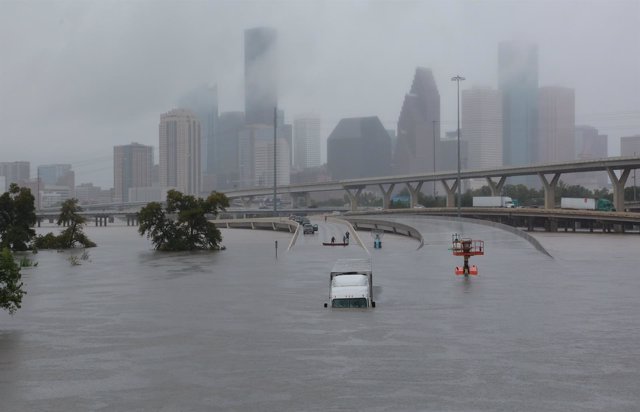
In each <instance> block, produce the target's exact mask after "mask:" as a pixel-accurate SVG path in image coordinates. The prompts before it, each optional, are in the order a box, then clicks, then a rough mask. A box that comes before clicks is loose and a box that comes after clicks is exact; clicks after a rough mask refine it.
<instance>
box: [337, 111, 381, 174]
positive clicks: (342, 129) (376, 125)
mask: <svg viewBox="0 0 640 412" xmlns="http://www.w3.org/2000/svg"><path fill="white" fill-rule="evenodd" d="M327 168H328V170H329V173H330V174H331V177H332V178H333V179H335V180H340V179H353V178H360V177H374V176H387V175H388V174H389V172H390V170H391V138H390V137H389V133H387V131H386V130H385V128H384V126H383V125H382V123H381V122H380V119H378V117H377V116H372V117H354V118H349V119H342V120H340V122H338V124H337V125H336V127H335V128H334V129H333V131H332V132H331V134H330V135H329V138H328V139H327Z"/></svg>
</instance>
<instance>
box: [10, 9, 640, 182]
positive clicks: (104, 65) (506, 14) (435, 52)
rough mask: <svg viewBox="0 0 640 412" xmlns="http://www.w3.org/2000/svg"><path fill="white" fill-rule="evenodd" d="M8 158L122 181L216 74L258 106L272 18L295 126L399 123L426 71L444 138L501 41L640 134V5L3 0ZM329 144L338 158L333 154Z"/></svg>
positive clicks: (594, 116)
mask: <svg viewBox="0 0 640 412" xmlns="http://www.w3.org/2000/svg"><path fill="white" fill-rule="evenodd" d="M0 5H1V6H2V13H1V14H0V122H1V123H2V125H3V127H2V132H0V142H1V145H0V147H1V149H0V161H5V162H6V161H17V160H26V161H30V162H31V168H32V170H33V169H34V168H35V167H36V166H37V165H39V164H45V163H70V164H72V165H73V167H74V170H75V173H76V182H77V183H81V182H93V183H95V184H98V185H102V186H103V187H111V186H112V185H113V175H112V173H113V146H114V145H122V144H129V143H131V142H138V143H142V144H146V145H152V146H154V147H156V148H157V146H158V123H159V117H160V114H161V113H164V112H167V111H169V110H171V109H173V108H175V107H176V106H177V102H178V101H179V100H180V98H181V97H182V96H184V95H185V94H186V93H188V92H189V91H190V90H192V89H194V88H195V87H198V86H200V85H203V84H210V85H214V84H215V85H217V87H218V104H219V111H220V112H224V111H232V110H239V111H242V110H244V84H243V82H244V65H243V64H244V55H243V34H244V30H245V29H248V28H252V27H261V26H267V27H273V28H274V29H276V30H277V36H278V44H277V54H278V66H279V73H278V106H279V107H280V108H281V109H283V110H284V111H285V116H286V121H287V122H289V121H291V119H293V117H294V116H296V115H297V114H301V113H314V114H316V115H317V116H319V117H320V118H321V119H322V137H323V139H326V137H327V136H328V134H329V133H330V132H331V130H332V129H333V127H334V126H335V124H336V123H337V122H338V121H339V119H341V118H343V117H350V116H379V118H380V119H381V121H382V123H383V125H384V126H385V128H387V129H395V128H396V126H397V121H398V115H399V112H400V109H401V106H402V102H403V97H404V95H405V94H406V93H408V91H409V88H410V86H411V81H412V78H413V74H414V71H415V69H416V67H417V66H423V67H427V68H431V69H432V70H433V73H434V76H435V79H436V82H437V86H438V89H439V92H440V95H441V98H442V101H441V108H442V109H441V111H442V120H441V121H442V132H443V133H444V132H445V131H448V130H454V129H455V127H456V126H455V125H456V121H455V119H456V87H455V83H453V82H451V81H450V79H451V77H452V76H455V75H457V74H460V75H462V76H464V77H466V79H467V80H466V81H465V82H464V83H463V84H462V89H465V88H469V87H471V86H474V85H477V86H491V87H494V88H495V87H496V86H497V49H498V43H499V42H501V41H512V40H517V41H524V42H528V43H534V44H536V45H537V47H538V59H539V63H538V65H539V84H540V86H546V85H557V86H565V87H570V88H573V89H575V103H576V124H588V125H591V126H594V127H597V128H598V129H599V130H600V131H601V133H604V134H607V135H608V136H609V154H610V155H619V138H620V137H621V136H629V135H632V134H637V133H640V120H639V119H640V78H638V76H637V73H640V1H638V0H614V1H482V2H480V1H393V2H391V1H369V2H365V1H259V2H252V1H186V2H178V1H166V0H165V1H110V2H104V1H77V0H75V1H32V2H23V1H12V0H2V1H0ZM325 150H326V148H325V147H323V155H322V156H323V159H325V158H326V154H325V153H324V151H325Z"/></svg>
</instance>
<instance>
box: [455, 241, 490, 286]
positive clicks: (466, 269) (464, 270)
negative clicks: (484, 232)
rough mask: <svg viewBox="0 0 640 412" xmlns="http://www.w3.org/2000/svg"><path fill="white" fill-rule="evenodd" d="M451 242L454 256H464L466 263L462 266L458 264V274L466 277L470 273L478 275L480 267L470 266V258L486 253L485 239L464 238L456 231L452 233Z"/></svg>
mask: <svg viewBox="0 0 640 412" xmlns="http://www.w3.org/2000/svg"><path fill="white" fill-rule="evenodd" d="M451 243H452V247H451V250H452V251H453V256H462V257H464V265H463V266H462V267H460V266H456V275H462V276H465V277H468V276H469V275H472V276H477V275H478V267H477V266H476V265H471V266H469V258H470V257H471V256H482V255H484V241H482V240H471V239H469V238H462V237H461V236H460V235H458V234H457V233H455V234H453V235H451Z"/></svg>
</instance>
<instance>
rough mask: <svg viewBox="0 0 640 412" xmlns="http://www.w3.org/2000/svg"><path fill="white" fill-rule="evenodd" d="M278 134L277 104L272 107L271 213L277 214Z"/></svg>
mask: <svg viewBox="0 0 640 412" xmlns="http://www.w3.org/2000/svg"><path fill="white" fill-rule="evenodd" d="M277 136H278V106H275V107H274V108H273V215H274V216H275V215H277V214H278V202H276V193H277V188H278V186H277V180H276V177H277V174H276V173H277V170H278V169H277V168H276V161H277V160H278V157H277V154H276V139H277Z"/></svg>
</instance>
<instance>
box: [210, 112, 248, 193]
mask: <svg viewBox="0 0 640 412" xmlns="http://www.w3.org/2000/svg"><path fill="white" fill-rule="evenodd" d="M243 128H244V113H243V112H224V113H220V117H219V119H218V125H217V127H216V144H217V151H216V165H217V169H218V172H217V173H216V180H217V183H218V184H217V188H218V189H219V190H220V189H232V188H234V187H237V185H238V179H239V176H238V142H239V138H240V131H241V130H242V129H243Z"/></svg>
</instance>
